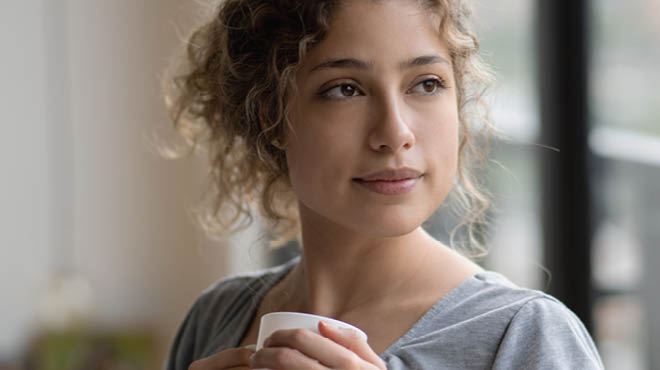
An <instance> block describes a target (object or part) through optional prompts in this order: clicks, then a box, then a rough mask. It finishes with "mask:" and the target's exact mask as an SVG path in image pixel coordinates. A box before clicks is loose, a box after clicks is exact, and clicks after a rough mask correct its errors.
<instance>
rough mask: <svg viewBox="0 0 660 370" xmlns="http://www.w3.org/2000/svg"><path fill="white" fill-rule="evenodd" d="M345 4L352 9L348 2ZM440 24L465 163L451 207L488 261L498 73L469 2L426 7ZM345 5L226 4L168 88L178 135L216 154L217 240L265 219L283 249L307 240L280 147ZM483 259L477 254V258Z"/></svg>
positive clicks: (208, 218)
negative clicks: (491, 97)
mask: <svg viewBox="0 0 660 370" xmlns="http://www.w3.org/2000/svg"><path fill="white" fill-rule="evenodd" d="M344 1H346V0H344ZM419 3H420V5H421V6H423V8H424V9H427V10H429V11H430V14H432V15H434V16H437V17H439V20H440V29H439V30H438V31H439V37H443V39H444V40H445V41H446V43H447V46H448V48H449V52H450V56H451V62H452V65H453V69H454V78H455V82H456V84H455V86H456V89H457V102H458V111H459V122H460V132H459V140H460V142H459V156H458V158H459V162H458V169H457V176H456V179H455V181H454V188H453V191H452V198H453V199H454V200H455V202H454V206H455V208H456V209H455V210H456V211H457V212H458V213H459V214H460V215H461V216H460V219H461V221H460V223H459V224H458V225H457V226H456V227H455V228H454V230H453V231H452V234H451V241H450V244H451V245H452V246H455V245H454V244H455V238H454V237H455V235H456V231H457V230H458V229H459V228H460V227H465V228H466V231H467V233H466V235H467V236H468V240H467V245H468V246H469V248H470V249H471V250H472V251H483V249H482V242H481V240H480V238H479V237H478V230H479V228H480V225H481V224H484V222H485V215H486V212H487V210H488V209H489V206H490V201H489V197H488V195H487V193H486V192H485V191H484V190H483V189H482V187H481V186H480V185H479V183H478V181H477V179H476V177H475V174H474V168H475V166H477V165H478V164H479V163H484V161H485V159H486V158H487V153H488V149H487V145H483V143H479V144H477V141H476V137H477V135H476V133H475V132H474V131H475V130H477V129H480V130H481V131H484V130H485V134H486V135H481V137H488V136H489V134H490V132H491V131H492V130H491V125H490V124H489V122H488V120H487V105H486V104H485V102H484V93H485V91H486V90H487V88H488V87H489V86H490V83H491V81H490V76H491V75H490V73H489V70H488V68H487V67H486V65H485V64H484V63H483V62H482V61H481V59H480V57H479V55H478V50H479V43H478V40H477V38H476V36H475V35H474V34H473V33H472V32H471V31H470V30H469V27H468V19H469V16H470V11H469V9H468V7H467V6H466V4H465V3H464V1H462V0H419ZM340 4H341V1H339V0H316V1H303V0H225V1H222V2H221V3H220V4H219V5H218V6H217V8H216V11H214V12H213V18H212V19H211V20H210V21H208V22H207V23H205V24H203V25H202V26H201V27H199V28H198V29H196V30H194V32H193V33H192V35H191V36H190V38H189V40H188V42H187V43H186V45H185V49H184V50H183V52H182V54H181V57H180V58H179V59H178V60H177V62H176V63H174V64H173V67H172V68H171V69H170V76H171V77H169V78H168V79H166V82H167V84H166V86H165V97H166V103H167V106H168V109H169V112H170V115H171V119H172V121H173V122H174V126H175V128H176V129H177V130H178V131H179V132H180V134H181V135H182V136H183V137H184V138H185V139H186V140H187V142H188V143H189V144H190V146H191V148H192V149H193V150H194V149H195V148H198V147H201V148H205V149H208V151H209V153H208V155H209V156H210V158H209V159H210V175H211V185H212V186H211V188H210V190H211V193H209V194H208V195H207V197H208V198H207V200H210V201H211V204H206V205H205V206H203V207H201V208H199V209H198V210H197V216H198V220H199V221H200V222H201V224H202V226H203V227H204V229H205V230H206V231H207V233H208V234H210V235H212V236H227V235H230V234H232V233H234V232H236V231H238V230H240V229H242V228H244V227H247V226H248V225H249V224H250V223H251V222H252V221H253V206H254V205H257V206H259V211H260V213H261V215H262V216H263V217H264V219H265V220H266V221H268V225H269V227H270V229H271V231H272V232H273V234H274V236H275V239H276V240H275V241H274V244H276V245H281V244H283V243H284V242H286V241H289V240H291V239H293V238H294V237H295V236H296V235H299V232H300V220H299V215H298V209H297V203H296V197H295V194H293V191H292V189H291V184H290V181H289V178H288V169H287V163H286V158H285V153H284V151H282V150H280V149H278V147H277V146H275V145H273V143H277V142H278V140H280V139H282V137H283V133H284V129H285V125H287V124H288V122H289V121H288V110H289V104H288V103H289V102H288V101H287V97H288V96H291V95H290V94H291V93H295V91H294V90H295V86H296V83H295V75H296V72H297V70H298V68H299V67H300V63H301V61H302V60H303V58H304V57H305V55H306V53H307V52H309V51H310V50H311V49H312V48H314V46H315V45H317V44H318V43H319V42H321V41H322V40H323V38H324V36H325V34H326V33H327V31H328V30H329V27H330V22H331V17H332V14H333V11H334V10H335V9H336V8H337V7H338V6H340ZM473 255H474V254H473Z"/></svg>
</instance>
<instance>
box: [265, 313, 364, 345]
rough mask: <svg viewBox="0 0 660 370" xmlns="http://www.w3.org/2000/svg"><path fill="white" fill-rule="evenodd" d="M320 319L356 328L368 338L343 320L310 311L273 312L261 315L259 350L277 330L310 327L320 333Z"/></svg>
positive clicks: (347, 327) (339, 325)
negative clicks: (313, 313)
mask: <svg viewBox="0 0 660 370" xmlns="http://www.w3.org/2000/svg"><path fill="white" fill-rule="evenodd" d="M319 321H323V322H326V323H329V324H332V325H335V326H337V327H339V328H346V329H351V330H355V331H356V332H357V333H358V334H359V335H360V336H361V337H362V338H363V339H364V340H365V341H366V340H367V334H366V333H365V332H363V331H362V330H360V329H358V328H356V327H355V326H353V325H351V324H348V323H345V322H343V321H339V320H335V319H331V318H329V317H324V316H319V315H312V314H308V313H300V312H272V313H268V314H265V315H263V316H262V317H261V324H260V325H259V335H258V337H257V351H258V350H260V349H261V348H262V347H263V346H264V341H265V340H266V338H268V337H270V336H271V334H273V333H274V332H275V331H277V330H286V329H309V330H311V331H313V332H315V333H319V329H318V327H319Z"/></svg>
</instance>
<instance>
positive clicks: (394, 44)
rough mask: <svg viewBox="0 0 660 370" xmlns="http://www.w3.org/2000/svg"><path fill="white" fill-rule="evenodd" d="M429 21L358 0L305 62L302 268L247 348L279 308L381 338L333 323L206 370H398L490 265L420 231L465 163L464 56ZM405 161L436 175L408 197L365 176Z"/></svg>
mask: <svg viewBox="0 0 660 370" xmlns="http://www.w3.org/2000/svg"><path fill="white" fill-rule="evenodd" d="M429 13H430V12H429V11H425V10H422V9H421V8H420V7H419V5H418V3H417V2H416V1H412V0H411V1H380V2H373V1H348V2H345V3H344V4H343V5H342V6H341V7H340V8H339V9H338V10H337V11H336V12H335V13H334V14H333V18H332V23H331V27H330V31H329V33H328V35H327V37H326V39H325V40H323V41H322V42H321V43H320V44H319V45H318V46H317V47H315V48H314V49H313V50H312V51H311V52H310V53H309V54H308V55H307V57H306V59H305V60H304V61H303V64H302V68H301V70H300V71H299V74H298V76H297V81H298V95H296V96H295V97H293V99H294V100H293V109H292V112H293V116H292V127H291V130H290V131H289V132H288V133H287V135H286V140H285V144H284V150H285V151H286V157H287V162H288V166H289V176H290V178H291V183H292V185H293V190H294V192H295V193H296V195H297V197H298V200H299V209H300V218H301V222H302V246H303V252H302V258H301V263H300V264H298V265H297V266H296V267H295V268H294V269H293V270H292V271H291V272H290V273H289V274H288V275H287V276H286V277H285V278H284V279H283V280H282V281H281V282H280V283H279V284H278V285H276V286H275V287H274V288H273V289H271V291H270V292H269V293H268V294H267V295H266V297H265V298H264V300H263V302H262V305H261V307H260V309H259V312H258V313H257V317H256V318H255V320H254V322H253V325H252V327H251V328H250V329H249V331H248V334H247V335H246V337H245V338H244V340H243V341H242V343H244V344H247V343H254V339H255V335H256V331H257V329H258V324H257V323H258V320H259V318H260V316H261V315H263V314H265V313H267V312H269V311H298V312H309V313H314V314H318V315H323V316H329V317H334V318H338V319H340V320H343V321H346V322H349V323H351V324H353V325H356V326H358V327H360V328H362V329H363V330H364V331H365V332H366V333H367V334H368V335H369V338H370V339H369V341H368V342H365V341H363V340H362V339H360V337H359V336H356V335H354V333H352V332H351V331H348V332H346V331H344V330H340V329H338V328H334V327H332V326H327V325H324V324H319V331H320V334H316V333H313V332H311V331H309V330H302V329H300V330H281V331H278V332H275V333H274V334H273V335H272V336H271V337H270V340H269V341H268V342H267V343H266V345H265V347H264V348H263V349H262V350H260V351H258V352H256V353H253V354H252V355H251V356H250V354H251V353H252V350H250V349H247V348H245V347H243V348H239V349H233V350H227V351H223V352H220V353H218V354H216V355H214V356H211V357H209V358H206V359H202V360H200V361H198V362H196V363H194V364H193V367H192V368H193V369H195V370H206V369H248V368H269V369H286V370H293V369H328V368H332V369H385V365H384V364H383V362H382V361H381V360H380V358H379V357H378V355H377V353H380V352H382V351H384V350H385V349H386V348H387V347H388V346H389V345H391V344H392V343H393V342H394V341H396V340H397V339H398V338H399V337H401V336H402V335H403V334H405V332H406V331H407V330H408V329H409V328H410V326H412V325H413V324H414V323H415V322H416V320H417V319H419V317H420V316H421V315H422V314H424V313H425V312H426V310H428V309H429V308H430V307H431V306H432V305H433V304H434V303H435V302H436V301H437V300H438V299H440V298H442V297H443V296H444V295H445V294H446V293H447V292H448V291H450V290H451V289H453V288H454V287H455V286H457V285H458V284H460V283H461V282H462V281H464V280H465V279H467V278H469V277H470V276H472V275H474V274H475V273H477V272H479V271H480V268H479V267H478V266H476V265H474V264H473V263H471V262H470V261H469V260H467V259H465V258H464V257H462V256H459V255H458V254H456V253H455V252H453V251H451V250H450V249H449V248H448V247H446V246H444V245H443V244H441V243H440V242H438V241H436V240H434V239H433V238H432V237H431V236H429V235H428V234H427V233H426V232H425V231H424V230H423V229H422V228H421V225H422V223H423V222H424V221H426V219H427V218H428V217H429V216H430V215H431V214H432V213H433V212H434V211H435V210H436V209H437V208H438V207H439V206H440V204H441V203H442V202H443V201H444V199H445V198H446V196H447V194H448V193H449V191H450V190H451V187H452V183H453V179H454V177H455V174H456V166H457V159H458V158H457V155H458V154H457V153H458V124H459V123H458V109H457V101H456V91H455V89H454V79H453V69H452V65H451V62H450V61H451V58H450V55H449V51H448V49H447V46H446V44H445V42H444V41H443V40H442V39H441V37H440V36H439V34H438V21H437V19H435V18H434V17H432V16H430V15H429ZM411 35H414V37H411ZM337 60H343V62H341V63H337V62H336V61H337ZM347 60H348V62H347ZM329 61H335V62H334V63H328V62H329ZM401 167H409V168H414V169H416V170H418V171H419V172H420V173H422V174H423V176H422V177H420V179H419V180H418V181H417V183H416V184H415V185H414V187H413V188H412V189H411V191H409V192H408V193H405V194H401V195H383V194H379V193H376V192H373V191H371V190H369V189H367V188H365V187H364V186H362V185H360V184H359V183H357V182H356V181H354V179H355V178H359V177H363V176H365V175H367V174H369V173H372V172H375V171H380V170H383V169H386V168H401ZM383 266H387V268H383ZM282 297H286V299H283V298H282ZM383 322H388V323H389V325H382V323H383Z"/></svg>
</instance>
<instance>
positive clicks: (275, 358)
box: [250, 347, 328, 370]
mask: <svg viewBox="0 0 660 370" xmlns="http://www.w3.org/2000/svg"><path fill="white" fill-rule="evenodd" d="M250 366H251V367H252V368H253V369H264V368H266V369H287V370H328V368H327V367H325V366H323V365H322V364H321V363H319V362H318V361H316V360H314V359H312V358H310V357H308V356H306V355H305V354H303V353H302V352H300V351H298V350H295V349H293V348H289V347H264V348H262V349H261V350H259V351H257V352H255V353H254V355H253V356H252V357H250Z"/></svg>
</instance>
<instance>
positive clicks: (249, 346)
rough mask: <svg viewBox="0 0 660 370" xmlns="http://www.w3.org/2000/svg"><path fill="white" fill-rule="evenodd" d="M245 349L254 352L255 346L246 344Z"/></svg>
mask: <svg viewBox="0 0 660 370" xmlns="http://www.w3.org/2000/svg"><path fill="white" fill-rule="evenodd" d="M245 348H247V349H249V350H250V351H256V350H257V345H256V344H248V345H247V346H245Z"/></svg>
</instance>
